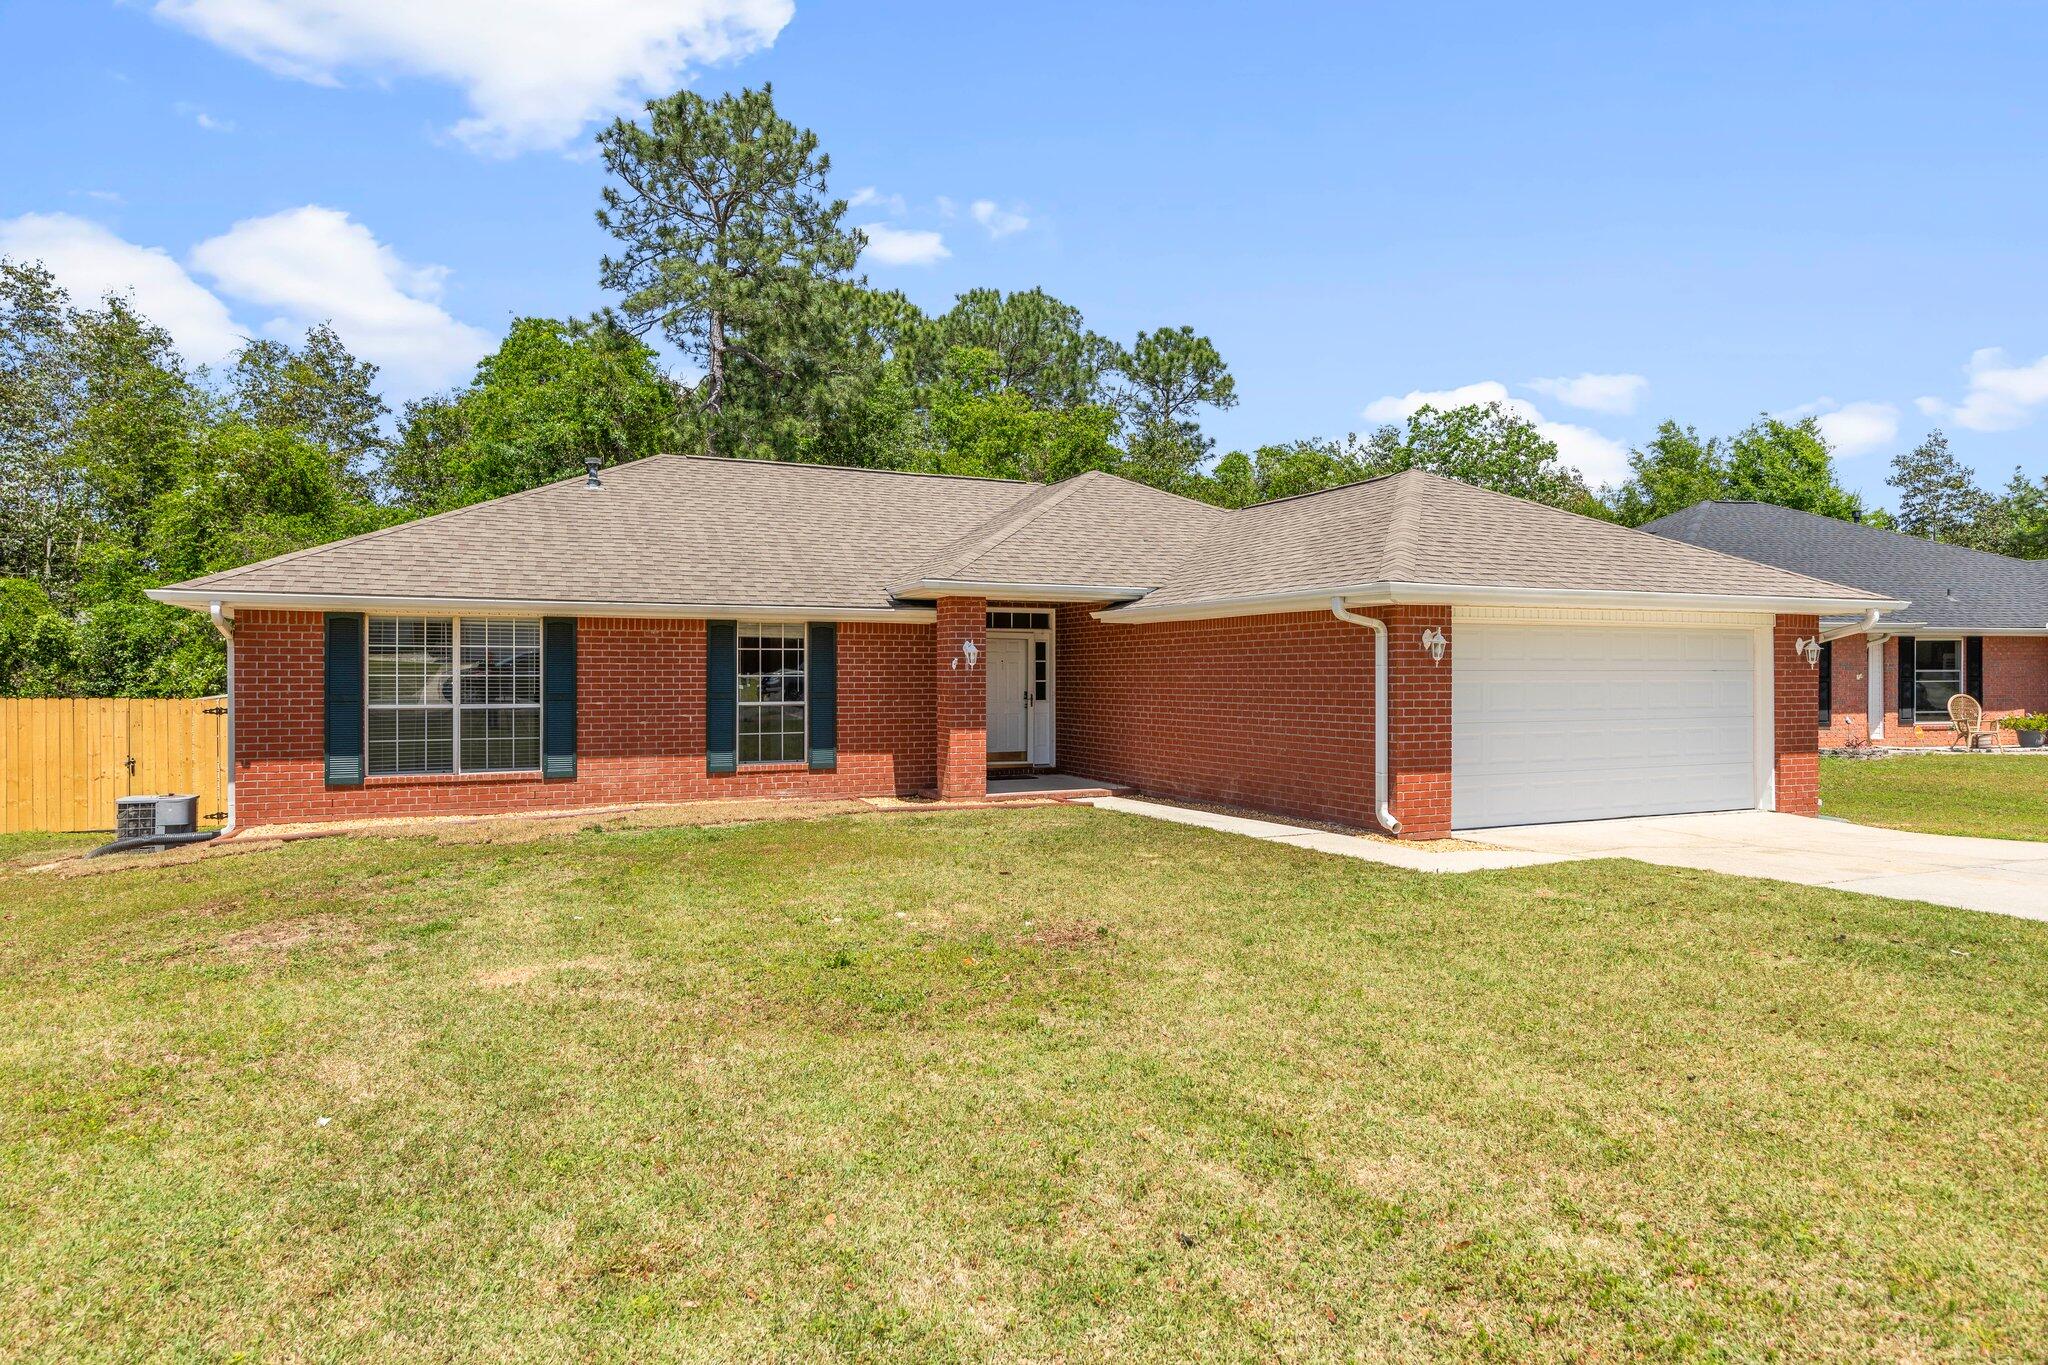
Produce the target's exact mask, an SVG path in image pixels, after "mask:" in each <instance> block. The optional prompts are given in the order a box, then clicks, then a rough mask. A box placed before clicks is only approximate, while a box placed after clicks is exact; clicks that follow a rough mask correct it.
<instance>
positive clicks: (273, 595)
mask: <svg viewBox="0 0 2048 1365" xmlns="http://www.w3.org/2000/svg"><path fill="white" fill-rule="evenodd" d="M144 596H146V597H149V598H150V599H151V600H153V601H157V602H164V603H168V604H169V605H171V606H174V607H191V608H192V609H194V610H195V611H207V610H209V609H211V607H212V605H213V604H214V603H215V602H218V603H220V604H221V605H222V606H223V607H224V608H226V609H229V610H232V609H233V608H235V607H248V608H267V609H270V610H275V611H362V612H394V611H409V612H443V613H446V614H448V615H451V616H455V615H460V616H488V615H499V616H504V615H513V614H517V615H521V616H602V617H619V618H625V619H638V620H686V621H899V622H902V623H903V624H905V625H920V624H924V623H926V622H930V621H936V620H937V619H938V615H939V614H938V612H937V611H936V610H934V609H933V608H931V607H804V606H791V605H787V604H776V605H772V606H771V605H748V606H742V605H735V604H732V603H714V602H565V601H560V600H528V599H518V598H494V597H483V598H471V597H412V596H406V597H398V596H379V595H374V594H354V595H342V594H334V593H304V592H235V591H233V590H231V589H225V588H217V589H213V588H196V589H180V588H150V589H148V590H147V591H146V592H145V593H144Z"/></svg>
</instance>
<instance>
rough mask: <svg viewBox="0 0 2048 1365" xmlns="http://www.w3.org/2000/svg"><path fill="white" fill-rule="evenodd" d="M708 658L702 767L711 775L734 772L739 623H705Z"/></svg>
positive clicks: (737, 718)
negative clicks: (711, 773) (712, 773)
mask: <svg viewBox="0 0 2048 1365" xmlns="http://www.w3.org/2000/svg"><path fill="white" fill-rule="evenodd" d="M704 637H705V640H706V641H707V647H708V650H709V657H708V658H707V659H706V662H705V669H704V766H705V769H706V771H708V772H714V773H730V772H738V771H739V766H740V758H739V744H738V741H737V739H736V737H735V734H734V731H735V730H736V729H737V727H738V724H739V688H738V681H737V678H736V676H735V675H736V674H737V672H738V669H739V657H738V656H739V623H738V622H737V621H706V622H705V623H704Z"/></svg>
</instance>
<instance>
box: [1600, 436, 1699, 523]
mask: <svg viewBox="0 0 2048 1365" xmlns="http://www.w3.org/2000/svg"><path fill="white" fill-rule="evenodd" d="M1722 446H1723V443H1722V441H1721V439H1720V438H1719V437H1715V436H1709V437H1706V438H1705V439H1702V438H1701V437H1700V434H1699V432H1698V431H1696V430H1695V429H1693V428H1692V427H1689V426H1680V425H1679V424H1678V423H1676V422H1674V421H1671V420H1669V419H1668V418H1667V419H1666V420H1664V421H1662V422H1660V423H1658V424H1657V434H1656V435H1655V436H1652V437H1651V438H1650V439H1649V440H1648V441H1647V442H1645V443H1644V444H1643V445H1642V446H1640V447H1638V448H1637V449H1635V450H1631V451H1630V452H1629V456H1628V467H1629V477H1628V479H1627V480H1626V481H1625V482H1624V483H1622V485H1621V486H1620V487H1618V488H1615V489H1613V490H1612V491H1610V492H1609V493H1608V495H1607V504H1608V508H1609V510H1610V512H1611V513H1612V514H1613V516H1614V519H1615V520H1616V521H1619V522H1620V523H1621V524H1622V525H1624V526H1641V525H1643V524H1644V523H1645V522H1650V521H1655V520H1656V519H1657V518H1659V517H1663V516H1669V515H1670V514H1671V513H1673V512H1680V511H1683V510H1684V509H1686V508H1688V507H1690V506H1692V505H1693V504H1694V503H1698V502H1707V501H1710V500H1712V499H1715V498H1723V497H1726V496H1728V459H1727V454H1726V452H1725V451H1724V449H1723V448H1722Z"/></svg>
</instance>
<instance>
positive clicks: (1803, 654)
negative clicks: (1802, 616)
mask: <svg viewBox="0 0 2048 1365" xmlns="http://www.w3.org/2000/svg"><path fill="white" fill-rule="evenodd" d="M1792 652H1793V653H1794V654H1797V655H1798V656H1799V657H1800V658H1802V659H1804V660H1806V666H1807V667H1808V668H1819V667H1820V637H1819V636H1815V637H1814V638H1813V639H1811V640H1808V639H1803V638H1802V639H1798V640H1794V641H1793V642H1792Z"/></svg>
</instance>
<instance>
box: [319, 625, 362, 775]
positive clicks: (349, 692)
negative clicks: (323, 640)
mask: <svg viewBox="0 0 2048 1365" xmlns="http://www.w3.org/2000/svg"><path fill="white" fill-rule="evenodd" d="M326 671H327V683H326V709H327V734H326V741H325V750H326V754H327V785H328V786H330V787H360V786H362V785H363V618H362V617H361V616H360V615H359V614H357V613H355V612H345V611H331V612H329V613H327V670H326Z"/></svg>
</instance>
